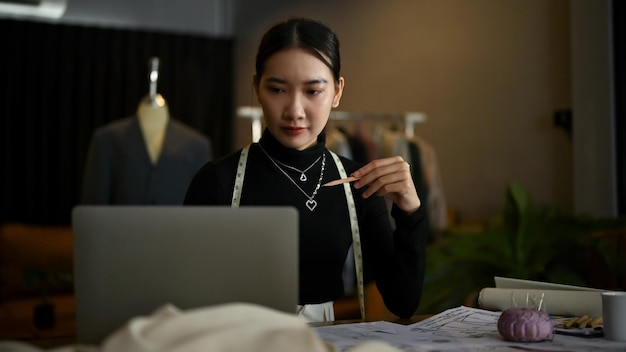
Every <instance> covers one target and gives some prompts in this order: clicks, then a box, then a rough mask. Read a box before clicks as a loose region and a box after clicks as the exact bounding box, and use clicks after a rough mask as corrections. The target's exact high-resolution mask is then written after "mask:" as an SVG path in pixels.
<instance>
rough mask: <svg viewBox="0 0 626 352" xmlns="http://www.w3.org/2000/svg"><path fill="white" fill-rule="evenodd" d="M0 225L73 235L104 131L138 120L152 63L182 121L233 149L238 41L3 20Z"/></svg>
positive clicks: (218, 146)
mask: <svg viewBox="0 0 626 352" xmlns="http://www.w3.org/2000/svg"><path fill="white" fill-rule="evenodd" d="M0 33H2V43H1V44H0V46H1V47H2V50H1V53H0V126H1V127H0V130H1V132H0V138H1V140H0V169H1V172H0V175H1V176H0V198H1V199H2V209H1V212H0V223H5V222H12V221H17V222H25V223H31V224H41V225H53V224H59V225H69V224H70V223H71V218H70V215H71V209H72V207H73V206H74V205H76V204H77V203H78V199H79V195H80V194H79V192H80V186H81V182H82V174H83V168H84V164H85V159H86V155H87V148H88V145H89V142H90V139H91V136H92V134H93V132H94V130H95V129H96V128H97V127H99V126H102V125H105V124H107V123H109V122H111V121H113V120H117V119H120V118H123V117H127V116H129V115H132V114H134V112H135V110H136V108H137V104H138V103H139V101H140V100H141V98H142V97H144V96H145V95H146V94H148V90H149V80H148V67H149V66H148V61H149V59H150V58H151V57H153V56H155V57H158V58H159V59H160V68H159V81H158V86H157V90H158V92H159V93H160V94H162V95H163V96H164V97H165V99H166V100H167V102H168V105H169V109H170V112H171V115H172V118H174V119H177V120H179V121H181V122H183V123H185V124H187V125H188V126H190V127H192V128H195V129H197V130H198V131H200V132H202V133H204V134H205V135H207V136H208V137H209V138H210V139H211V141H212V147H213V153H214V156H219V155H222V154H224V153H227V152H228V151H230V149H231V145H232V135H233V133H232V129H233V122H232V116H233V106H232V105H233V104H232V102H233V89H232V88H233V63H232V62H233V60H232V47H233V42H232V39H226V38H212V37H205V36H198V35H187V34H173V33H164V32H148V31H141V30H126V29H111V28H100V27H86V26H77V25H60V24H50V23H39V22H28V21H15V20H0Z"/></svg>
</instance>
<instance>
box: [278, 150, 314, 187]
mask: <svg viewBox="0 0 626 352" xmlns="http://www.w3.org/2000/svg"><path fill="white" fill-rule="evenodd" d="M320 159H322V156H321V155H320V157H319V158H317V159H315V161H314V162H313V164H311V165H310V166H309V167H307V168H306V169H304V170H300V169H297V168H295V167H293V166H290V165H287V164H285V163H282V162H280V161H279V160H274V161H275V162H277V163H279V164H280V165H282V166H284V167H286V168H288V169H291V170H294V171H297V172H299V173H300V181H301V182H306V181H308V180H309V178H308V177H306V172H307V171H309V170H311V168H312V167H313V166H315V164H317V162H318V161H320Z"/></svg>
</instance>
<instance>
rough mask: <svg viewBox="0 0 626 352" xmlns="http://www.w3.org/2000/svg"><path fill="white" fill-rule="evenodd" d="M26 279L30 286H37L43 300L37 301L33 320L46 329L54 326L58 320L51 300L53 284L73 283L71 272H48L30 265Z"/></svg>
mask: <svg viewBox="0 0 626 352" xmlns="http://www.w3.org/2000/svg"><path fill="white" fill-rule="evenodd" d="M23 276H24V281H25V282H26V284H27V285H28V286H31V287H37V288H38V290H39V294H40V297H41V301H40V302H39V303H37V304H36V305H35V307H34V311H33V322H34V324H35V326H36V327H37V328H40V329H46V328H51V327H53V326H54V323H55V320H56V314H55V306H54V303H52V302H51V301H50V300H49V294H50V290H51V288H52V286H56V285H64V284H68V283H71V281H72V278H71V275H70V274H69V273H63V272H58V273H55V274H53V275H50V274H48V273H47V272H46V271H44V270H42V269H40V268H34V267H29V268H26V269H25V270H24V272H23Z"/></svg>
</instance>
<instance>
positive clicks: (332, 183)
mask: <svg viewBox="0 0 626 352" xmlns="http://www.w3.org/2000/svg"><path fill="white" fill-rule="evenodd" d="M358 179H360V177H353V176H350V177H346V178H340V179H338V180H334V181H330V182H328V183H324V184H323V185H322V187H330V186H336V185H340V184H342V183H346V182H353V181H356V180H358Z"/></svg>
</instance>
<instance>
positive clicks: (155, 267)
mask: <svg viewBox="0 0 626 352" xmlns="http://www.w3.org/2000/svg"><path fill="white" fill-rule="evenodd" d="M72 227H73V235H74V288H75V297H76V335H77V336H76V338H77V342H78V343H88V344H94V343H95V344H98V343H100V342H101V341H102V340H103V339H104V338H105V337H107V336H108V335H110V334H111V333H113V332H114V331H115V330H116V329H118V328H121V327H123V326H124V324H125V323H126V322H127V321H128V320H129V319H131V318H132V317H135V316H140V315H149V314H150V313H152V312H153V311H154V310H155V309H156V308H158V307H160V306H162V305H164V304H166V303H171V304H173V305H174V306H176V307H178V308H181V309H190V308H197V307H205V306H210V305H214V304H220V303H228V302H250V303H256V304H260V305H264V306H267V307H270V308H274V309H278V310H281V311H285V312H289V313H295V310H296V305H297V301H298V213H297V211H296V210H295V209H294V208H288V207H242V208H230V207H196V206H185V207H183V206H77V207H75V208H74V209H73V212H72Z"/></svg>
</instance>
